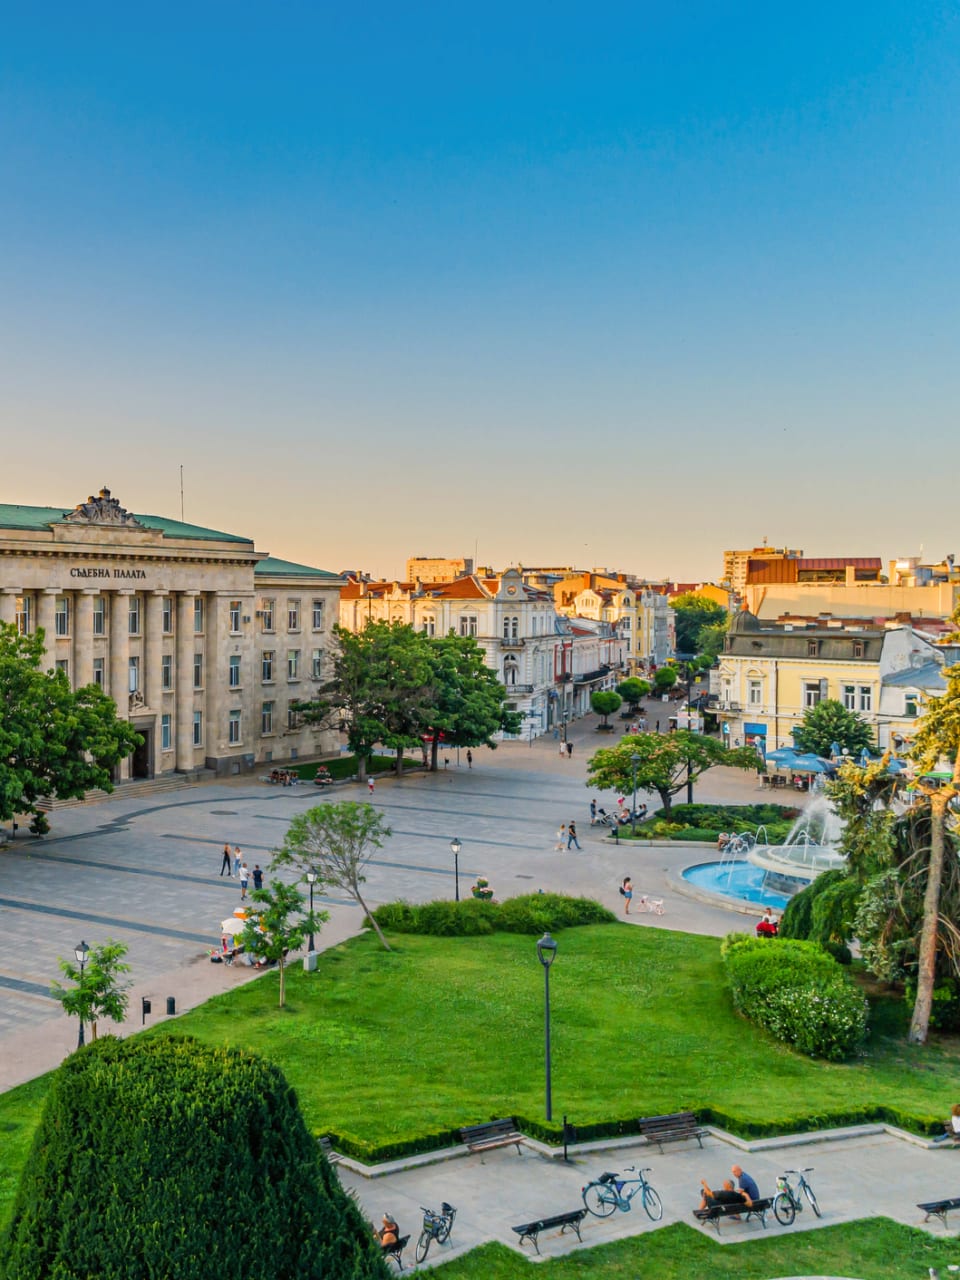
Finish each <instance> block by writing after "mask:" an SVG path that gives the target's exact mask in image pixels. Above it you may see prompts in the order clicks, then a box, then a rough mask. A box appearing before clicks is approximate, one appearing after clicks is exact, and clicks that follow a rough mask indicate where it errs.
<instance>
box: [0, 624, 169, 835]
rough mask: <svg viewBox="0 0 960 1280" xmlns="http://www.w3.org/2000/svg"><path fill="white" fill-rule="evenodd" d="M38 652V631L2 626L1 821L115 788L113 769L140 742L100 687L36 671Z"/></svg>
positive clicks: (41, 649)
mask: <svg viewBox="0 0 960 1280" xmlns="http://www.w3.org/2000/svg"><path fill="white" fill-rule="evenodd" d="M43 656H44V641H43V632H42V631H37V632H36V633H35V634H33V635H27V636H24V635H20V634H19V632H18V631H17V628H16V627H15V626H9V625H7V624H6V623H0V707H2V709H3V710H2V714H0V819H6V818H12V817H13V816H14V814H17V813H28V812H32V813H35V812H36V805H37V801H38V800H43V799H46V798H48V797H55V798H57V799H61V800H64V799H69V798H79V797H81V796H82V795H83V793H84V792H85V791H89V790H92V789H93V788H95V787H96V788H99V789H100V790H102V791H112V790H113V783H112V781H111V771H112V770H113V768H114V767H115V766H116V765H117V764H119V763H120V761H121V760H123V759H125V758H126V757H127V756H128V755H130V753H131V752H132V751H133V749H134V748H135V747H137V746H139V745H140V743H142V741H143V739H142V738H141V737H140V735H139V734H138V733H136V732H135V730H134V729H133V727H132V726H131V725H130V724H128V723H127V721H126V720H120V719H118V718H117V708H116V705H115V704H114V702H113V700H112V699H111V698H108V697H107V696H106V694H105V693H104V692H103V690H102V689H100V688H99V687H98V686H97V685H86V686H84V687H83V688H82V689H77V690H71V688H70V682H69V680H68V679H67V677H66V675H64V674H63V672H61V671H42V670H41V665H42V662H43Z"/></svg>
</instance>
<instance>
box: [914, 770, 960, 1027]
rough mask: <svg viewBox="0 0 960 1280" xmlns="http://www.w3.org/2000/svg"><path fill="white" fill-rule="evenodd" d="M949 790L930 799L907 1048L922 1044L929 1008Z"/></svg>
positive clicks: (943, 788) (930, 1007)
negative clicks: (924, 882)
mask: <svg viewBox="0 0 960 1280" xmlns="http://www.w3.org/2000/svg"><path fill="white" fill-rule="evenodd" d="M952 794H953V791H952V788H947V787H942V788H941V789H940V790H939V791H937V792H935V793H934V794H933V795H931V797H930V866H929V867H928V868H927V887H926V890H925V892H924V895H923V928H922V929H921V931H920V954H919V956H918V959H917V998H916V1000H915V1001H914V1005H913V1017H912V1018H911V1020H910V1034H909V1036H908V1037H907V1039H908V1040H909V1041H910V1043H911V1044H926V1042H927V1031H928V1030H929V1027H930V1012H931V1009H932V1008H933V986H934V981H935V979H936V967H937V929H938V925H939V923H940V882H941V880H942V879H943V855H944V849H945V847H946V835H945V827H946V813H947V802H948V800H949V799H950V797H951V795H952Z"/></svg>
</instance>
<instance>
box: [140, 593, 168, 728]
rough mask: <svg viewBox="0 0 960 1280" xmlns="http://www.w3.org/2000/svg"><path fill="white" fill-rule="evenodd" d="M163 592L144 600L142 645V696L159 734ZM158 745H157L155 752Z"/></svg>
mask: <svg viewBox="0 0 960 1280" xmlns="http://www.w3.org/2000/svg"><path fill="white" fill-rule="evenodd" d="M166 594H167V593H166V592H165V591H154V592H151V593H149V594H147V595H146V596H145V598H144V613H145V615H146V616H145V619H144V631H143V635H144V645H143V665H144V668H145V670H144V673H143V695H144V698H145V699H146V703H147V706H148V707H149V708H150V710H151V711H155V712H156V713H157V732H158V733H159V732H160V704H161V702H162V701H163V695H162V692H161V685H160V675H161V670H160V668H161V662H160V659H161V656H162V654H163V598H164V596H165V595H166ZM159 750H160V744H159V742H158V743H157V751H158V752H159Z"/></svg>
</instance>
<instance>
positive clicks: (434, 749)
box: [430, 729, 440, 773]
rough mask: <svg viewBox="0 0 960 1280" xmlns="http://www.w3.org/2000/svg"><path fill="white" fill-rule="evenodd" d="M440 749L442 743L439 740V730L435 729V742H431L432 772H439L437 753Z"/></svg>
mask: <svg viewBox="0 0 960 1280" xmlns="http://www.w3.org/2000/svg"><path fill="white" fill-rule="evenodd" d="M439 751H440V743H439V742H438V741H437V731H436V729H434V731H433V742H431V744H430V772H431V773H436V772H437V755H438V754H439Z"/></svg>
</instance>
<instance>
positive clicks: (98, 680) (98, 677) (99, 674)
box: [93, 658, 103, 689]
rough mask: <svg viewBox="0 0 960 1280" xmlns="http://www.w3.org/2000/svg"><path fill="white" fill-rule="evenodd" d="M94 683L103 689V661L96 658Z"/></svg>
mask: <svg viewBox="0 0 960 1280" xmlns="http://www.w3.org/2000/svg"><path fill="white" fill-rule="evenodd" d="M93 683H94V684H96V685H99V686H100V688H101V689H102V688H103V659H102V658H94V660H93Z"/></svg>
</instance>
